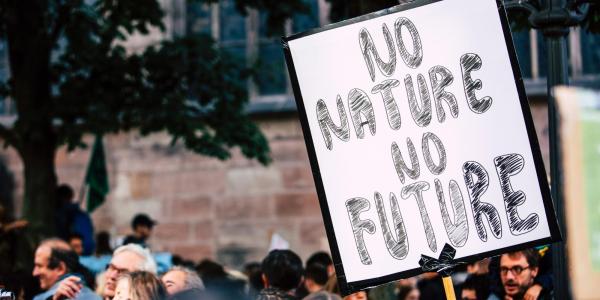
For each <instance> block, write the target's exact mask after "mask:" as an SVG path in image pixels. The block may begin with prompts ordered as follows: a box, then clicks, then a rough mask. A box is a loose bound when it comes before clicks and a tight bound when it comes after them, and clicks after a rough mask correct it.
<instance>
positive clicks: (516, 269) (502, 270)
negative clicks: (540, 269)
mask: <svg viewBox="0 0 600 300" xmlns="http://www.w3.org/2000/svg"><path fill="white" fill-rule="evenodd" d="M526 269H529V266H525V267H521V266H514V267H512V268H507V267H500V274H502V276H506V274H508V271H510V272H511V273H512V274H513V275H521V273H522V272H523V271H524V270H526Z"/></svg>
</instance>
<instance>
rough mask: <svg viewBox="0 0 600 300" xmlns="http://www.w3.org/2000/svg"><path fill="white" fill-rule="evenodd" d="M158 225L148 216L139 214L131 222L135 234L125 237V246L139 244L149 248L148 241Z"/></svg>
mask: <svg viewBox="0 0 600 300" xmlns="http://www.w3.org/2000/svg"><path fill="white" fill-rule="evenodd" d="M154 225H156V221H154V220H152V219H151V218H150V217H149V216H148V215H147V214H137V215H135V217H133V220H131V229H133V234H132V235H128V236H126V237H125V240H124V241H123V245H127V244H138V245H140V246H142V247H144V248H147V247H148V245H147V244H146V240H148V238H149V237H150V235H151V234H152V228H153V227H154Z"/></svg>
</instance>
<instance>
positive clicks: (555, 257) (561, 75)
mask: <svg viewBox="0 0 600 300" xmlns="http://www.w3.org/2000/svg"><path fill="white" fill-rule="evenodd" d="M585 2H586V1H578V0H539V1H538V0H505V1H504V4H505V7H506V9H521V10H525V11H526V12H528V13H529V18H528V21H529V25H531V27H533V28H536V29H539V30H541V31H542V34H543V35H544V38H545V40H546V46H547V53H548V55H547V57H548V61H547V63H548V75H547V80H548V89H547V91H548V126H549V138H550V176H551V193H552V198H553V200H554V208H555V210H556V215H557V218H558V225H559V227H560V229H561V231H562V234H563V237H564V238H565V241H566V230H565V209H564V199H563V191H562V188H563V187H562V168H561V152H560V134H559V129H560V128H559V122H560V115H559V114H558V110H557V107H556V100H555V98H554V95H553V88H554V87H555V86H557V85H568V84H569V66H568V58H567V36H568V35H569V27H571V26H577V25H578V24H580V23H581V21H583V19H584V18H585V15H586V14H587V11H588V9H589V4H588V3H585ZM552 267H553V270H552V272H553V275H554V282H553V283H554V298H555V299H567V300H568V299H571V293H570V291H569V286H568V283H569V280H568V269H567V261H566V252H565V243H556V244H554V245H552Z"/></svg>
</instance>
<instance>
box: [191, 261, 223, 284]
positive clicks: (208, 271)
mask: <svg viewBox="0 0 600 300" xmlns="http://www.w3.org/2000/svg"><path fill="white" fill-rule="evenodd" d="M196 272H198V275H200V277H201V278H202V279H203V280H210V279H216V278H223V277H226V276H227V273H226V272H225V268H223V266H221V265H220V264H218V263H216V262H214V261H212V260H210V259H203V260H201V261H200V262H199V263H198V265H196Z"/></svg>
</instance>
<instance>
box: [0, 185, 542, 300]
mask: <svg viewBox="0 0 600 300" xmlns="http://www.w3.org/2000/svg"><path fill="white" fill-rule="evenodd" d="M58 192H59V194H60V193H63V194H64V195H63V196H64V197H65V198H64V199H68V198H69V197H72V191H69V190H68V189H65V188H62V189H59V191H58ZM65 201H66V200H65ZM64 204H65V206H64V207H65V208H66V209H67V210H68V211H70V212H71V215H70V216H69V217H68V218H64V220H61V219H59V222H58V223H59V225H60V224H62V225H64V228H73V223H74V222H75V225H77V224H79V225H81V224H83V228H84V229H86V228H87V226H89V224H88V222H89V220H85V217H83V216H82V215H79V216H77V214H78V213H75V214H74V213H73V212H76V211H77V209H76V208H72V207H70V205H71V204H70V202H68V201H66V202H64ZM73 215H75V216H76V217H72V216H73ZM78 218H79V219H78ZM62 221H65V222H63V223H60V222H62ZM155 225H156V222H155V221H154V220H152V219H151V218H150V217H149V216H148V215H145V214H138V215H136V216H135V217H134V218H133V220H132V224H131V227H132V232H133V233H132V234H131V235H129V236H127V237H125V239H124V240H123V241H122V243H121V245H120V246H119V247H117V248H116V249H115V250H114V251H113V250H112V249H111V247H110V245H109V244H110V243H109V240H110V237H109V236H108V234H107V233H100V234H97V235H96V236H95V238H92V239H91V240H90V238H89V236H86V235H89V234H90V232H88V231H87V230H83V231H82V230H79V231H69V233H68V234H63V235H61V236H58V237H55V238H50V239H46V240H44V241H42V242H41V243H40V244H39V245H38V246H37V248H36V251H35V256H34V268H33V270H32V273H31V274H32V276H34V277H35V279H36V281H37V285H38V287H37V288H38V290H39V293H37V295H35V296H34V297H33V300H48V299H52V300H59V299H77V300H97V299H98V300H99V299H104V300H110V299H113V300H154V299H156V300H159V299H160V300H192V299H195V300H196V299H197V300H229V299H232V300H255V299H256V300H292V299H298V300H300V299H304V300H342V299H343V300H367V299H370V300H418V299H425V300H428V299H432V300H436V299H446V296H445V292H444V288H443V284H442V280H441V278H440V277H439V275H438V274H436V273H424V274H421V275H419V276H417V277H413V278H408V279H402V280H399V281H396V282H392V283H389V284H386V285H382V286H378V287H374V288H371V289H369V290H367V291H360V292H356V293H354V294H351V295H342V293H341V291H340V288H339V286H338V282H337V276H336V273H335V268H334V264H333V261H332V259H331V257H330V255H329V254H328V253H326V252H316V253H314V254H313V255H311V256H310V257H309V258H308V259H307V260H306V262H305V263H303V262H302V259H301V258H300V257H299V256H298V255H297V254H296V253H294V252H293V251H292V250H289V249H276V250H271V251H270V252H269V253H267V254H266V256H265V257H264V259H263V260H262V262H251V263H248V264H246V265H245V267H244V269H243V271H235V270H232V269H229V268H226V267H224V266H222V265H220V264H219V263H217V262H215V261H212V260H209V259H204V260H202V261H200V262H197V263H195V262H192V261H189V260H185V259H182V258H181V257H178V256H174V257H173V259H172V267H171V268H170V269H168V270H165V271H163V272H159V268H158V267H157V262H156V260H155V257H154V256H153V255H152V253H151V251H150V249H149V247H148V245H147V240H148V238H149V236H150V235H151V233H152V229H153V227H154V226H155ZM548 249H549V248H548V247H540V248H536V249H526V250H522V251H517V252H511V253H506V254H503V255H501V256H499V257H494V258H491V259H484V260H481V261H478V262H476V263H472V264H469V265H466V266H464V267H463V268H462V269H459V270H457V272H456V273H455V275H453V282H454V284H455V291H456V296H457V298H458V299H462V300H481V299H483V300H519V299H525V300H536V299H540V300H542V299H551V296H552V275H551V273H550V270H551V266H550V261H551V259H550V254H549V253H548V251H549V250H548ZM90 254H95V255H109V256H108V258H109V261H108V263H107V264H106V267H105V268H103V269H102V270H100V271H98V270H93V269H90V268H89V267H86V266H84V264H82V260H81V257H82V256H85V255H90ZM0 287H2V282H1V279H0ZM21 297H23V294H21Z"/></svg>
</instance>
